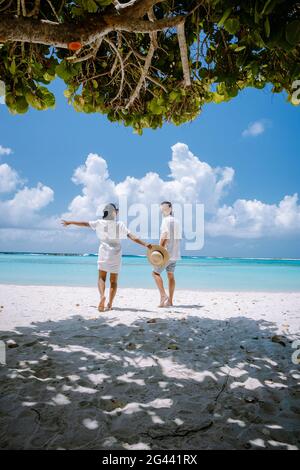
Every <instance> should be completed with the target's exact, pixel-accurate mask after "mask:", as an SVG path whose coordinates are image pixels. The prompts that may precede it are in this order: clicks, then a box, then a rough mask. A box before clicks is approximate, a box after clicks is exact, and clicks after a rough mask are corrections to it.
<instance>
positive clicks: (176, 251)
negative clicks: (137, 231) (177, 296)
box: [153, 201, 181, 307]
mask: <svg viewBox="0 0 300 470" xmlns="http://www.w3.org/2000/svg"><path fill="white" fill-rule="evenodd" d="M160 210H161V212H162V215H163V220H162V224H161V228H160V242H159V244H160V245H161V246H163V247H165V248H166V249H167V250H168V253H169V255H170V259H169V261H168V263H167V265H166V266H164V267H163V268H155V269H154V270H153V278H154V280H155V282H156V285H157V287H158V290H159V293H160V304H159V307H171V306H172V305H173V296H174V291H175V276H174V271H175V267H176V261H177V260H179V259H180V258H181V256H180V239H181V230H180V225H179V222H178V221H177V220H176V219H175V218H174V216H173V210H172V203H171V202H169V201H164V202H162V203H161V205H160ZM164 269H165V270H166V272H167V275H168V282H169V295H167V294H166V291H165V288H164V283H163V280H162V277H161V273H162V271H163V270H164Z"/></svg>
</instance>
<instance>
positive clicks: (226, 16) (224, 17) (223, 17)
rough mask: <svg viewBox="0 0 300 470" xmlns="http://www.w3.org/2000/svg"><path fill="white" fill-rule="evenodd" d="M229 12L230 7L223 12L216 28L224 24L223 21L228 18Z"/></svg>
mask: <svg viewBox="0 0 300 470" xmlns="http://www.w3.org/2000/svg"><path fill="white" fill-rule="evenodd" d="M231 11H232V7H229V8H227V9H226V10H225V12H224V14H223V16H222V18H221V19H220V21H219V23H218V26H222V25H223V24H224V23H225V21H226V20H227V18H229V16H230V13H231Z"/></svg>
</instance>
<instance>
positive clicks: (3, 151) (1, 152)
mask: <svg viewBox="0 0 300 470" xmlns="http://www.w3.org/2000/svg"><path fill="white" fill-rule="evenodd" d="M11 153H12V149H10V148H9V147H3V146H2V145H0V155H10V154H11Z"/></svg>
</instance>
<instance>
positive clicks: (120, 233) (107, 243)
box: [62, 203, 151, 312]
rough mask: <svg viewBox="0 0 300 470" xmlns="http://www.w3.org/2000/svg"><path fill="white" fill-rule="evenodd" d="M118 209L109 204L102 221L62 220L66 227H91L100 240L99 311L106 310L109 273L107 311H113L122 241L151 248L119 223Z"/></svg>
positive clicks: (120, 261)
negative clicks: (129, 241) (106, 285)
mask: <svg viewBox="0 0 300 470" xmlns="http://www.w3.org/2000/svg"><path fill="white" fill-rule="evenodd" d="M117 214H118V209H117V207H116V206H115V204H112V203H110V204H107V205H106V206H105V208H104V210H103V217H102V219H97V220H90V221H89V222H75V221H70V220H62V224H63V225H64V226H68V225H77V226H78V227H90V228H92V229H93V230H95V232H96V234H97V237H98V238H99V240H100V246H99V251H98V273H99V275H98V289H99V292H100V303H99V306H98V310H99V311H100V312H103V311H104V310H105V282H106V276H107V273H110V290H109V300H108V304H107V307H106V309H107V310H111V309H112V306H113V300H114V298H115V295H116V292H117V287H118V274H119V271H120V268H121V263H122V247H121V240H122V239H126V238H129V239H130V240H132V241H134V242H135V243H138V244H139V245H142V246H145V247H147V248H151V244H148V243H145V242H144V241H142V240H140V239H139V238H137V237H136V236H135V235H134V234H133V233H131V232H130V231H129V230H128V228H127V227H126V225H125V224H124V223H123V222H120V221H117Z"/></svg>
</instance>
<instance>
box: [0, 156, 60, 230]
mask: <svg viewBox="0 0 300 470" xmlns="http://www.w3.org/2000/svg"><path fill="white" fill-rule="evenodd" d="M13 191H14V194H13V196H11V197H10V198H9V199H2V200H0V225H1V227H11V226H13V227H27V226H32V224H35V225H38V224H41V223H42V222H43V219H42V218H41V217H40V216H39V211H40V210H41V209H43V208H44V207H45V206H47V205H48V204H49V203H50V202H51V201H52V200H53V195H54V193H53V190H52V189H51V188H49V187H48V186H45V185H43V184H42V183H38V184H37V186H36V187H34V188H28V187H27V186H24V181H23V180H22V179H21V178H20V176H19V174H18V172H17V171H16V170H15V169H13V168H12V167H10V166H9V165H7V163H3V164H1V165H0V193H2V194H4V193H11V192H13Z"/></svg>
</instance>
